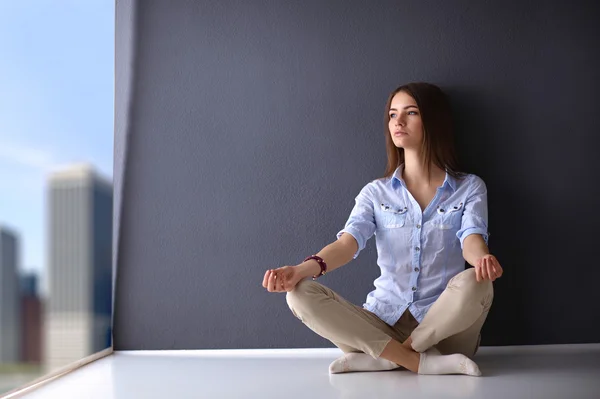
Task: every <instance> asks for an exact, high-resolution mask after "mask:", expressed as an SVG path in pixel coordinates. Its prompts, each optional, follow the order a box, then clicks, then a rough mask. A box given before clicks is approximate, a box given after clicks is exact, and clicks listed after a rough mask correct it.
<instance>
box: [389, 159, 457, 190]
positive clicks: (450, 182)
mask: <svg viewBox="0 0 600 399" xmlns="http://www.w3.org/2000/svg"><path fill="white" fill-rule="evenodd" d="M403 170H404V164H403V163H402V164H400V165H399V166H398V167H397V168H396V170H395V171H394V175H393V176H392V187H393V186H394V183H396V184H398V183H399V184H401V185H402V186H403V187H404V188H407V187H406V183H405V182H404V179H402V171H403ZM445 186H449V187H450V188H451V189H452V191H456V179H455V178H454V177H452V176H451V175H450V174H449V173H448V171H447V170H446V178H445V179H444V183H443V184H442V187H445Z"/></svg>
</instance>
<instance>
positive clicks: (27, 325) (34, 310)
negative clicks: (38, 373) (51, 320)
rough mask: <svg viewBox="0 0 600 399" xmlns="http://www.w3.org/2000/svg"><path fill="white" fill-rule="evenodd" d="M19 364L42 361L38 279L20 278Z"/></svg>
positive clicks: (31, 277)
mask: <svg viewBox="0 0 600 399" xmlns="http://www.w3.org/2000/svg"><path fill="white" fill-rule="evenodd" d="M20 280H21V362H22V363H29V364H40V363H41V361H42V338H43V335H42V331H43V324H42V312H43V304H42V300H41V298H40V296H39V294H38V288H37V287H38V277H37V276H36V275H35V274H33V273H30V274H25V275H22V276H21V278H20Z"/></svg>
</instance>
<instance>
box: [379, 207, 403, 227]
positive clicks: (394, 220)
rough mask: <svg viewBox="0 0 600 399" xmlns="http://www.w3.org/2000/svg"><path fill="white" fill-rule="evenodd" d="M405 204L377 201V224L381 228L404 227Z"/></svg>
mask: <svg viewBox="0 0 600 399" xmlns="http://www.w3.org/2000/svg"><path fill="white" fill-rule="evenodd" d="M407 212H408V208H407V207H406V206H398V205H393V204H389V203H379V209H378V212H377V216H378V218H377V219H378V220H377V221H376V222H377V226H379V227H381V228H383V229H397V228H399V227H404V224H405V223H406V213H407Z"/></svg>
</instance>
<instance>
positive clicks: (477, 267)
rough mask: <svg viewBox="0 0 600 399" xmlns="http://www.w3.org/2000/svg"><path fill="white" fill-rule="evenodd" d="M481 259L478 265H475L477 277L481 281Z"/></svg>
mask: <svg viewBox="0 0 600 399" xmlns="http://www.w3.org/2000/svg"><path fill="white" fill-rule="evenodd" d="M481 261H482V259H479V260H478V261H477V265H476V266H475V279H476V280H477V282H480V281H481Z"/></svg>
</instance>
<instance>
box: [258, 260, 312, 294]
mask: <svg viewBox="0 0 600 399" xmlns="http://www.w3.org/2000/svg"><path fill="white" fill-rule="evenodd" d="M302 278H303V277H302V275H301V274H300V270H299V269H298V267H296V266H283V267H280V268H278V269H270V270H267V271H266V273H265V277H264V278H263V283H262V285H263V287H265V288H266V289H267V291H269V292H286V291H291V290H293V289H294V287H295V286H296V284H298V282H299V281H300V280H302Z"/></svg>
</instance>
